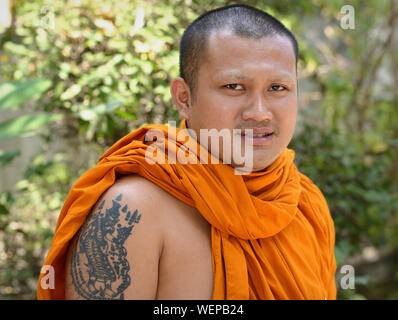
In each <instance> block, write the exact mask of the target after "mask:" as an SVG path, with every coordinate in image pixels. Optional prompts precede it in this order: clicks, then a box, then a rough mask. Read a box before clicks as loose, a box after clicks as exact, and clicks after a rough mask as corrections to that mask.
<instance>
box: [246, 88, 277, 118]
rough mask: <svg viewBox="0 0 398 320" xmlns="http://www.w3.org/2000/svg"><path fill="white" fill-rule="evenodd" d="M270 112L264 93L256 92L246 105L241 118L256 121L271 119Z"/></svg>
mask: <svg viewBox="0 0 398 320" xmlns="http://www.w3.org/2000/svg"><path fill="white" fill-rule="evenodd" d="M272 117H273V115H272V112H271V108H270V106H269V103H268V102H267V101H266V99H265V97H264V94H263V93H259V94H257V95H256V96H255V97H254V98H253V100H252V101H251V103H249V105H248V107H247V108H245V109H244V110H243V112H242V120H244V121H247V120H254V121H256V122H261V121H271V120H272Z"/></svg>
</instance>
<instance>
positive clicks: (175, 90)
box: [171, 31, 298, 171]
mask: <svg viewBox="0 0 398 320" xmlns="http://www.w3.org/2000/svg"><path fill="white" fill-rule="evenodd" d="M171 94H172V96H173V99H174V102H175V104H176V107H177V109H178V110H179V113H180V116H181V117H182V118H184V119H186V120H187V123H188V126H189V128H191V129H193V130H194V131H195V133H196V136H197V139H198V141H199V142H200V134H199V132H200V131H199V130H200V129H211V128H215V129H217V130H221V129H224V128H226V129H228V130H231V132H232V130H233V129H255V128H271V129H273V130H274V131H275V134H274V136H273V139H272V141H271V143H269V144H267V145H254V146H253V171H260V170H264V169H266V168H267V167H268V166H269V165H271V164H272V163H273V162H274V161H275V160H276V159H277V158H278V157H279V156H280V154H281V153H282V151H283V150H284V149H285V148H286V147H287V145H288V144H289V142H290V140H291V139H292V137H293V134H294V129H295V125H296V119H297V109H298V107H297V78H296V60H295V55H294V50H293V46H292V44H291V42H290V40H289V39H288V38H287V37H284V36H279V35H275V36H272V37H264V38H261V39H258V40H257V39H248V38H243V37H240V36H237V35H234V34H231V32H229V31H222V32H216V33H214V34H212V35H211V36H210V38H209V40H208V43H207V46H206V50H205V54H204V57H203V61H202V63H201V64H200V66H199V72H198V79H197V87H196V92H195V100H194V101H191V100H192V99H191V97H192V94H191V92H190V89H189V86H188V84H187V83H186V82H185V81H184V80H183V79H182V78H176V79H174V80H173V82H172V84H171ZM208 145H209V147H208V150H209V151H210V152H212V146H211V144H210V143H208ZM220 146H221V147H222V141H220ZM221 147H220V149H219V150H223V149H221ZM232 152H233V149H232ZM212 153H213V154H214V152H212ZM214 155H216V156H217V157H218V158H220V159H221V160H222V158H223V154H222V152H220V153H216V154H214ZM231 166H232V167H235V166H237V164H236V163H234V162H232V163H231Z"/></svg>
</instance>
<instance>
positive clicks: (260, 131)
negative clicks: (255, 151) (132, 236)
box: [241, 128, 274, 137]
mask: <svg viewBox="0 0 398 320" xmlns="http://www.w3.org/2000/svg"><path fill="white" fill-rule="evenodd" d="M250 131H253V133H251V132H250ZM272 134H274V130H273V129H271V128H253V129H243V130H242V133H241V135H242V136H248V137H267V136H270V135H272Z"/></svg>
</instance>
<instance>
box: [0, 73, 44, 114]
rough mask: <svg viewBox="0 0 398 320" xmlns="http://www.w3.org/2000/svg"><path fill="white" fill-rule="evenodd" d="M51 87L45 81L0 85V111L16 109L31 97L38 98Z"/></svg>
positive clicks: (35, 80)
mask: <svg viewBox="0 0 398 320" xmlns="http://www.w3.org/2000/svg"><path fill="white" fill-rule="evenodd" d="M50 86H51V81H49V80H46V79H30V80H24V81H12V82H5V83H0V110H1V109H10V108H14V109H15V108H17V107H19V106H20V105H21V104H23V103H25V102H26V101H28V100H29V99H31V98H33V97H38V96H40V94H42V93H43V92H45V91H46V90H47V89H48V88H50Z"/></svg>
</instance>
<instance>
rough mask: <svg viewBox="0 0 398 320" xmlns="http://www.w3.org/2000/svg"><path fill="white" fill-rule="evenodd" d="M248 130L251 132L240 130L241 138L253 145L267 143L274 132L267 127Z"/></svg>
mask: <svg viewBox="0 0 398 320" xmlns="http://www.w3.org/2000/svg"><path fill="white" fill-rule="evenodd" d="M249 130H250V131H252V132H248V131H246V130H242V133H241V136H242V138H243V139H245V140H248V143H250V144H252V145H254V146H255V145H258V146H263V145H267V144H269V143H270V141H271V140H272V139H273V137H274V135H275V132H274V131H273V130H272V129H268V128H256V129H249Z"/></svg>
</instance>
